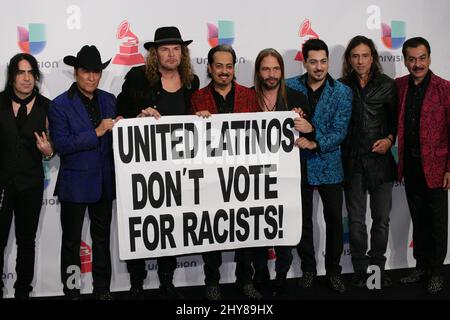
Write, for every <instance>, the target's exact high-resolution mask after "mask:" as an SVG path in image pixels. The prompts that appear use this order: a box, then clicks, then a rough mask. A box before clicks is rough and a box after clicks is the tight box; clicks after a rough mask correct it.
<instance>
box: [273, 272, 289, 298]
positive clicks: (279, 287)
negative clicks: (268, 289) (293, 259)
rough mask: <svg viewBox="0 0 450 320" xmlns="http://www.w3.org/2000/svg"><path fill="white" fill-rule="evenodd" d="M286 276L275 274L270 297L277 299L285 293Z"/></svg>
mask: <svg viewBox="0 0 450 320" xmlns="http://www.w3.org/2000/svg"><path fill="white" fill-rule="evenodd" d="M286 276H287V275H286V274H285V273H283V274H277V276H276V278H275V282H274V284H273V287H272V296H273V297H279V296H282V295H283V294H284V293H285V292H286Z"/></svg>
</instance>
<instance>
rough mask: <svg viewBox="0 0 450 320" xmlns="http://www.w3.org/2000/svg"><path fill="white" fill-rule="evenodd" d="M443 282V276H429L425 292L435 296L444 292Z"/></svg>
mask: <svg viewBox="0 0 450 320" xmlns="http://www.w3.org/2000/svg"><path fill="white" fill-rule="evenodd" d="M444 287H445V280H444V277H443V276H431V278H430V280H429V281H428V285H427V291H428V293H430V294H437V293H439V292H441V291H442V290H444Z"/></svg>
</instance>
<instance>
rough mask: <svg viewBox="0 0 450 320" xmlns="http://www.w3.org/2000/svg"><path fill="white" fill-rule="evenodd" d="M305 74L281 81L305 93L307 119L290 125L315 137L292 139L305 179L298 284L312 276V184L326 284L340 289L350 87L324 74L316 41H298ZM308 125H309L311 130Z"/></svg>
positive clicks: (322, 50) (324, 52)
mask: <svg viewBox="0 0 450 320" xmlns="http://www.w3.org/2000/svg"><path fill="white" fill-rule="evenodd" d="M302 51H303V56H304V62H303V65H304V67H305V69H306V71H307V72H306V73H305V74H304V75H302V76H300V77H296V78H291V79H288V80H286V85H287V86H288V87H290V88H292V89H294V90H297V91H300V92H301V93H303V94H305V95H306V96H307V97H308V101H309V105H310V108H311V119H312V120H311V123H309V122H308V121H307V120H306V119H305V118H303V117H302V112H301V111H300V117H299V118H297V119H296V120H295V128H296V129H297V130H298V131H300V132H302V133H310V132H311V130H313V133H314V136H315V139H311V138H310V140H308V139H307V138H306V137H304V136H303V137H300V138H298V139H297V141H296V143H297V145H298V146H299V147H300V148H301V150H302V151H301V156H302V157H304V158H305V159H306V179H305V178H303V179H302V184H303V186H302V201H303V230H302V238H301V241H300V243H299V245H298V246H297V251H298V253H299V256H300V259H301V267H302V271H303V276H302V278H301V279H300V281H299V285H300V286H301V287H303V288H310V287H311V286H312V285H313V282H314V278H315V276H316V274H317V271H316V259H315V253H314V238H313V223H312V214H313V192H314V188H317V189H318V191H319V194H320V197H321V199H322V203H323V214H324V218H325V223H326V245H325V269H326V273H327V276H328V282H329V285H330V288H331V289H332V290H334V291H336V292H339V293H344V292H345V284H344V282H343V279H342V277H341V266H340V259H341V254H342V251H343V226H342V203H343V194H342V181H343V168H342V159H341V150H340V145H341V143H342V141H343V140H344V138H345V136H346V134H347V127H348V124H349V121H350V116H351V112H352V91H351V89H350V88H349V87H347V86H345V85H344V84H342V83H341V82H339V81H336V80H334V79H333V78H332V77H331V76H330V75H329V74H328V47H327V45H326V44H325V42H323V41H322V40H320V39H310V40H308V41H307V42H306V43H305V44H304V45H303V50H302ZM311 125H312V128H311Z"/></svg>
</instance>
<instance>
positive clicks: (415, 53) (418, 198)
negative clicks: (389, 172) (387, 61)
mask: <svg viewBox="0 0 450 320" xmlns="http://www.w3.org/2000/svg"><path fill="white" fill-rule="evenodd" d="M402 51H403V57H404V59H405V66H406V68H407V69H408V71H409V75H407V76H404V77H401V78H397V79H396V80H395V81H396V84H397V91H398V117H399V118H398V160H399V168H398V169H399V179H400V181H401V180H402V178H404V181H405V192H406V199H407V200H408V206H409V211H410V213H411V219H412V224H413V242H414V251H413V253H414V258H415V259H416V262H417V264H416V268H415V269H414V270H413V272H412V273H411V274H409V275H408V276H406V277H404V278H402V279H401V280H400V281H401V282H403V283H415V282H419V281H422V280H425V278H428V284H427V290H428V292H429V293H431V294H436V293H438V292H440V291H442V290H443V289H444V270H443V264H444V260H445V256H446V255H447V238H448V189H449V188H450V144H449V142H450V139H449V136H450V98H449V97H450V82H449V81H447V80H445V79H442V78H440V77H438V76H437V75H435V74H434V73H433V72H432V71H431V70H430V64H431V56H430V54H431V48H430V44H429V43H428V41H427V40H426V39H424V38H421V37H416V38H411V39H408V40H407V41H405V43H404V44H403V50H402Z"/></svg>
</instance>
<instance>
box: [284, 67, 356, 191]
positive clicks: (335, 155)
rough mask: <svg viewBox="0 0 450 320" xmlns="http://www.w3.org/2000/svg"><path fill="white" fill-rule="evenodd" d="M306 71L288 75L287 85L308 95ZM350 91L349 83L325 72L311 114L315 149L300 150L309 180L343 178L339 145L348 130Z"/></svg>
mask: <svg viewBox="0 0 450 320" xmlns="http://www.w3.org/2000/svg"><path fill="white" fill-rule="evenodd" d="M306 78H307V75H306V74H304V75H302V76H299V77H295V78H290V79H287V80H286V85H287V86H288V87H290V88H292V89H294V90H297V91H300V92H302V93H303V94H304V95H306V96H307V95H308V91H307V88H306ZM352 98H353V94H352V91H351V89H350V88H349V87H347V86H346V85H344V84H343V83H341V82H339V81H336V80H334V79H333V78H332V77H331V76H329V75H328V76H327V80H326V85H325V88H324V89H323V91H322V95H321V96H320V100H319V102H318V103H317V106H316V108H315V112H314V115H313V118H312V125H313V126H314V128H315V135H316V141H317V143H318V144H319V150H318V151H309V150H302V152H301V156H302V157H304V158H305V159H306V170H307V171H306V172H307V177H308V183H309V184H311V185H321V184H335V183H340V182H342V181H343V180H344V172H343V169H342V158H341V148H340V145H341V143H342V141H343V140H344V138H345V136H346V134H347V127H348V124H349V122H350V116H351V113H352Z"/></svg>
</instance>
